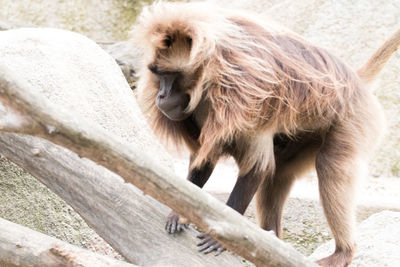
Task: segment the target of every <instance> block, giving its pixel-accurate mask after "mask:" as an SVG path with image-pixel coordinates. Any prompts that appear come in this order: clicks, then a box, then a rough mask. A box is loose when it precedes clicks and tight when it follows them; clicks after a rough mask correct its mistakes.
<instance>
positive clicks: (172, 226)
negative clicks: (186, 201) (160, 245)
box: [165, 211, 189, 234]
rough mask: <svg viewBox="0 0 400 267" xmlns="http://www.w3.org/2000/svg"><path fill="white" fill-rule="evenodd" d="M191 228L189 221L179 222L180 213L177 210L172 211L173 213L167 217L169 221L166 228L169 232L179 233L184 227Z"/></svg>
mask: <svg viewBox="0 0 400 267" xmlns="http://www.w3.org/2000/svg"><path fill="white" fill-rule="evenodd" d="M187 228H189V224H188V223H180V222H179V215H178V214H177V213H176V212H175V211H171V213H170V214H169V215H168V217H167V222H166V224H165V230H167V232H168V233H169V234H174V233H175V232H176V233H179V232H181V231H183V230H184V229H187Z"/></svg>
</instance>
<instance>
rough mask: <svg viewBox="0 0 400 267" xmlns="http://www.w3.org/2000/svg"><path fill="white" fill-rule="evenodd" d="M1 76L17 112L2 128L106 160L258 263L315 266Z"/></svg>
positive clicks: (8, 74)
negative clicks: (44, 139)
mask: <svg viewBox="0 0 400 267" xmlns="http://www.w3.org/2000/svg"><path fill="white" fill-rule="evenodd" d="M0 77H1V78H0V99H1V101H2V102H3V104H4V105H5V106H7V107H8V108H10V109H11V110H10V112H11V113H10V114H12V115H13V116H14V117H15V118H14V119H12V120H8V121H6V122H3V125H2V130H3V131H12V132H21V133H25V134H31V135H35V136H39V137H43V138H46V139H48V140H50V141H52V142H54V143H56V144H59V145H62V146H64V147H66V148H68V149H70V150H72V151H74V152H75V153H77V154H78V155H79V156H80V157H86V158H89V159H91V160H93V161H94V162H96V163H98V164H100V165H103V166H104V167H106V168H108V169H109V170H111V171H113V172H115V173H117V174H119V175H120V176H121V177H123V179H124V180H125V181H126V182H128V183H132V184H134V185H135V186H137V187H138V188H140V189H141V190H142V191H143V192H144V193H146V194H149V195H151V196H153V197H155V198H156V199H158V200H159V201H161V202H163V203H165V204H167V205H168V206H170V207H171V208H173V209H174V210H175V211H177V212H178V213H180V214H182V215H183V216H185V217H187V218H188V219H189V220H190V221H192V222H193V223H195V224H197V225H198V226H200V227H201V228H202V229H204V230H205V231H207V232H210V234H211V235H212V236H213V237H215V238H216V239H218V240H219V241H221V242H222V243H223V244H224V245H225V246H226V247H227V248H228V249H230V250H232V251H234V252H236V253H237V254H239V255H241V256H243V257H244V258H246V259H248V260H250V261H251V262H253V263H255V264H256V265H258V266H314V264H312V263H311V262H309V261H308V260H306V259H305V257H303V256H302V255H301V254H299V253H298V252H297V251H296V250H294V249H293V248H292V247H291V246H289V245H288V244H285V243H283V242H282V241H280V240H279V239H278V238H276V237H275V236H274V235H273V234H269V233H267V232H265V231H263V230H261V229H260V228H257V227H254V225H253V224H252V223H250V222H249V221H247V220H246V219H245V218H244V217H242V216H241V215H240V214H239V213H237V212H235V211H233V210H232V209H231V208H229V207H227V206H226V205H224V204H222V203H221V202H219V201H217V200H215V199H214V198H213V197H211V196H210V195H209V194H207V193H206V192H204V191H202V190H201V189H199V188H198V187H196V186H195V185H192V184H190V183H188V182H187V181H184V180H182V179H179V178H178V177H175V176H174V175H173V174H171V173H169V172H168V171H166V169H164V168H163V167H162V166H155V165H154V164H153V163H152V160H151V155H148V154H147V153H146V152H145V151H135V150H133V149H132V148H131V146H130V145H129V144H128V143H126V142H124V141H122V140H121V139H120V138H117V137H116V136H114V135H111V134H109V133H107V132H106V131H105V130H103V129H102V128H101V127H100V126H99V125H96V124H93V123H91V122H89V121H87V120H84V119H83V118H80V117H79V116H78V115H77V114H75V115H74V116H72V114H71V113H67V112H65V111H64V112H63V111H62V110H60V108H56V107H55V106H52V105H51V104H50V103H48V101H47V100H45V99H44V98H43V97H41V96H39V95H35V94H34V93H32V92H34V90H31V88H29V87H30V86H29V85H28V84H25V83H24V82H23V81H20V80H18V79H16V78H14V75H13V72H12V71H10V70H9V69H7V68H6V67H5V66H2V67H0Z"/></svg>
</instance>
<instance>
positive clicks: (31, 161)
mask: <svg viewBox="0 0 400 267" xmlns="http://www.w3.org/2000/svg"><path fill="white" fill-rule="evenodd" d="M10 144H12V145H10ZM0 151H1V154H2V155H4V156H5V157H7V158H8V159H10V160H11V161H13V162H14V163H16V164H18V165H19V166H21V167H23V168H24V169H25V170H26V171H28V172H29V173H31V174H32V175H33V176H35V177H36V178H37V179H38V180H39V181H40V182H42V183H43V184H45V185H46V186H47V187H48V188H50V189H51V190H52V191H53V192H54V193H56V194H57V195H58V196H60V197H61V198H62V199H64V200H65V201H66V202H67V203H68V204H69V205H71V206H72V207H73V208H74V210H75V211H76V212H78V213H79V214H80V215H81V217H82V218H83V219H84V220H85V221H86V222H87V223H88V224H89V225H90V226H91V227H92V228H93V229H94V230H95V231H96V232H97V233H98V234H99V235H100V236H101V237H102V238H103V239H105V240H106V241H107V242H108V243H109V244H110V245H111V246H112V247H113V248H115V249H116V250H117V251H118V252H120V253H121V255H123V256H124V257H125V258H126V259H128V260H129V261H130V262H133V263H136V264H138V265H141V266H156V265H157V266H170V265H171V264H174V265H176V266H221V265H224V266H241V263H240V260H239V259H238V257H235V256H234V255H231V254H224V255H221V257H219V258H216V257H207V256H204V255H203V254H201V253H198V252H197V250H196V245H195V243H196V240H195V239H196V237H195V236H196V234H197V231H195V230H194V229H190V230H187V231H185V232H184V233H181V234H180V235H177V236H172V235H168V234H167V233H166V232H165V230H164V229H163V226H164V223H165V218H166V215H167V214H168V212H169V209H168V208H167V207H165V206H164V205H162V204H160V203H159V202H157V201H155V200H154V199H152V198H150V197H149V196H145V195H143V193H142V192H141V191H140V190H138V189H137V188H135V187H133V186H130V185H128V184H126V183H124V181H123V180H122V179H121V177H119V176H118V175H116V174H115V173H112V172H110V171H109V170H107V169H105V168H103V167H101V166H99V165H97V164H95V163H94V162H92V161H90V160H87V159H82V158H79V157H77V155H76V154H75V153H73V152H71V151H69V150H67V149H65V148H63V147H60V146H57V145H54V144H53V143H51V142H48V141H47V140H43V139H41V138H37V137H33V136H27V135H21V134H13V133H0ZM187 248H191V249H187Z"/></svg>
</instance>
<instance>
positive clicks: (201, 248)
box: [199, 243, 212, 252]
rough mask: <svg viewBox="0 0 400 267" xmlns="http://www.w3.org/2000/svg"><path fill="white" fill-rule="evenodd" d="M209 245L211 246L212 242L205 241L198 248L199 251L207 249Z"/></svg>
mask: <svg viewBox="0 0 400 267" xmlns="http://www.w3.org/2000/svg"><path fill="white" fill-rule="evenodd" d="M210 246H212V243H205V244H204V245H202V246H201V247H200V248H199V252H203V251H204V250H206V249H208V248H209V247H210Z"/></svg>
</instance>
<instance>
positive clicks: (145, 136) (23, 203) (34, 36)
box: [0, 28, 173, 251]
mask: <svg viewBox="0 0 400 267" xmlns="http://www.w3.org/2000/svg"><path fill="white" fill-rule="evenodd" d="M0 58H1V63H0V64H2V65H3V64H4V65H6V66H7V67H8V68H9V69H10V70H11V71H13V72H14V73H16V74H18V76H19V77H20V79H21V80H23V81H24V82H27V83H28V84H29V85H30V86H31V87H32V88H34V89H35V90H38V92H40V93H41V94H42V95H44V96H46V97H47V98H48V99H49V100H50V101H51V102H52V103H54V104H56V105H58V106H59V107H60V109H64V110H70V111H75V112H76V111H77V112H78V113H79V114H80V115H83V116H85V117H86V118H88V119H90V120H91V121H94V122H97V123H99V124H100V125H102V126H103V127H104V128H105V129H107V130H108V131H110V132H112V133H114V134H116V135H118V136H121V138H123V139H125V140H126V141H128V142H130V143H132V145H135V146H136V147H137V149H138V150H147V151H149V153H151V154H152V155H154V156H153V160H154V161H156V162H158V164H159V165H162V166H165V167H166V168H170V171H171V172H173V169H172V168H171V162H172V161H171V159H170V158H169V156H168V155H167V153H166V152H165V151H164V149H163V148H162V147H161V145H159V143H158V142H157V141H156V139H155V137H154V136H153V134H152V132H151V130H150V129H149V127H148V125H147V123H146V122H145V120H144V118H143V116H142V115H141V112H140V110H139V108H138V106H137V104H136V101H135V98H134V95H133V93H132V90H131V89H130V88H129V86H128V84H127V83H126V81H125V79H124V78H123V75H122V72H121V70H120V68H118V66H117V65H116V64H115V60H114V59H113V58H112V57H111V56H109V55H107V54H106V53H105V52H104V51H103V50H102V49H101V48H100V47H99V46H98V45H96V43H94V42H93V41H91V40H89V39H88V38H86V37H84V36H82V35H79V34H76V33H72V32H66V31H62V30H56V29H28V28H26V29H19V30H9V31H3V32H0ZM93 65H95V66H96V67H93ZM98 75H102V79H101V80H100V79H96V77H98ZM66 88H68V90H66ZM9 146H10V147H11V149H12V146H13V144H9ZM0 153H1V151H0ZM0 203H1V204H0V217H2V218H5V219H8V220H10V221H13V222H16V223H18V224H21V225H24V226H27V227H29V228H32V229H34V230H37V231H40V232H43V233H47V234H49V235H52V236H55V237H57V238H59V239H61V240H64V241H67V242H70V243H72V244H75V245H80V246H84V247H90V246H96V244H94V243H98V242H101V241H98V240H100V239H99V237H98V236H97V235H96V234H95V233H94V232H93V230H91V229H90V228H89V227H88V226H87V225H86V223H85V222H84V221H83V220H82V219H81V217H80V216H79V215H78V214H76V213H75V212H74V211H73V209H72V208H71V207H70V206H68V205H67V204H66V203H65V202H64V201H63V200H61V199H60V198H59V197H58V196H57V195H55V194H53V193H52V192H50V191H49V190H48V189H47V188H46V187H45V186H43V185H42V184H41V183H39V182H38V181H37V180H36V179H35V178H33V177H32V176H31V175H29V174H28V173H26V172H25V171H24V170H22V169H21V168H20V167H18V166H17V165H15V164H13V163H12V162H10V161H8V160H7V159H5V158H1V159H0ZM96 249H100V250H101V249H106V250H107V251H108V247H107V245H105V244H102V245H101V246H100V248H99V246H98V245H97V248H96Z"/></svg>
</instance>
